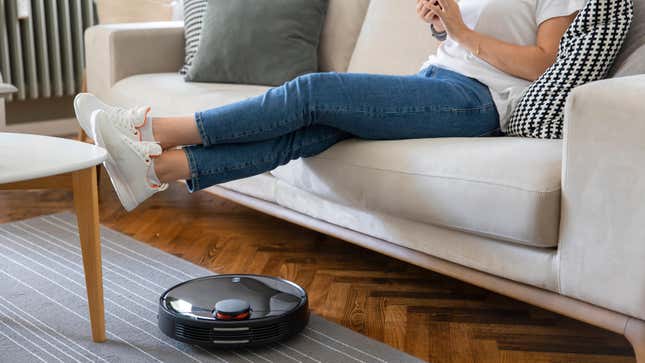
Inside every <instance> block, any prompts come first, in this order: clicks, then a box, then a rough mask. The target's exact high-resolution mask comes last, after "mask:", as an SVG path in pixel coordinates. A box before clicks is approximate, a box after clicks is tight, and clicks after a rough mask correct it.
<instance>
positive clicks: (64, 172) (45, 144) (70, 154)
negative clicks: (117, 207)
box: [0, 132, 107, 342]
mask: <svg viewBox="0 0 645 363" xmlns="http://www.w3.org/2000/svg"><path fill="white" fill-rule="evenodd" d="M106 157H107V152H106V151H105V150H104V149H102V148H99V147H96V146H94V145H90V144H86V143H82V142H78V141H74V140H68V139H61V138H55V137H47V136H37V135H27V134H12V133H1V132H0V190H8V189H49V188H53V189H71V190H73V192H74V208H75V210H76V217H77V220H78V233H79V236H80V241H81V251H82V255H83V269H84V271H85V285H86V288H87V301H88V305H89V312H90V324H91V327H92V339H93V340H94V341H95V342H102V341H105V313H104V306H103V277H102V270H101V240H100V238H99V208H98V186H97V182H96V169H97V168H96V166H97V165H99V164H101V163H102V162H103V161H104V160H105V158H106Z"/></svg>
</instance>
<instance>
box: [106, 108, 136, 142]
mask: <svg viewBox="0 0 645 363" xmlns="http://www.w3.org/2000/svg"><path fill="white" fill-rule="evenodd" d="M109 112H110V113H111V115H110V116H111V117H110V118H112V119H114V122H115V125H116V126H117V127H119V128H121V129H122V130H124V131H125V132H128V133H131V134H133V135H137V136H138V135H139V130H137V127H136V125H135V122H134V120H136V119H137V118H138V117H139V115H138V113H139V112H141V109H140V108H115V109H113V110H110V111H109Z"/></svg>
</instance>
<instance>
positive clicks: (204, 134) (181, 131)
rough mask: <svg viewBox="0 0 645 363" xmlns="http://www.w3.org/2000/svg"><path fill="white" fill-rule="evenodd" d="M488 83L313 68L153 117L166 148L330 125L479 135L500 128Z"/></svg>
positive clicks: (377, 131) (421, 134)
mask: <svg viewBox="0 0 645 363" xmlns="http://www.w3.org/2000/svg"><path fill="white" fill-rule="evenodd" d="M498 123H499V120H498V116H497V111H496V109H495V105H494V104H493V100H492V97H491V95H490V92H489V90H488V88H487V87H486V86H484V85H483V84H481V83H479V82H477V81H476V80H473V79H471V78H468V77H465V76H462V75H459V74H457V73H454V72H450V71H446V70H443V69H439V68H436V67H431V68H430V69H429V70H428V73H427V74H419V75H415V76H383V75H367V74H345V73H314V74H309V75H305V76H301V77H298V78H296V79H295V80H293V81H291V82H288V83H286V84H285V85H283V86H281V87H277V88H273V89H271V90H269V91H268V92H267V93H265V94H264V95H262V96H258V97H253V98H250V99H248V100H245V101H241V102H237V103H234V104H231V105H227V106H223V107H218V108H214V109H211V110H208V111H204V112H197V113H196V114H195V116H194V119H193V117H184V118H172V119H165V120H163V119H160V120H155V121H154V122H153V130H154V134H155V136H156V137H157V140H158V141H160V142H161V144H162V145H163V146H164V147H170V146H176V145H188V144H203V145H204V146H211V145H218V144H230V143H246V142H256V141H262V140H269V139H272V138H275V137H279V136H282V135H286V134H289V133H291V132H294V131H296V130H299V129H301V128H304V127H308V126H315V125H324V126H330V127H334V128H337V129H339V130H342V131H345V132H347V133H349V134H351V135H353V136H356V137H359V138H363V139H409V138H428V137H458V136H480V135H483V134H486V133H489V132H492V131H493V130H495V129H497V128H498V127H499V125H498Z"/></svg>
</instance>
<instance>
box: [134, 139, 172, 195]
mask: <svg viewBox="0 0 645 363" xmlns="http://www.w3.org/2000/svg"><path fill="white" fill-rule="evenodd" d="M124 141H125V142H127V143H128V145H129V146H130V148H131V149H132V150H133V151H134V152H136V153H137V154H138V155H139V157H140V158H141V159H142V160H143V161H144V162H145V163H146V166H147V167H148V168H150V167H151V166H152V164H151V163H152V158H153V157H154V156H159V155H161V146H159V144H156V143H154V142H136V141H132V140H130V139H124ZM148 185H150V186H151V187H153V188H155V189H157V190H159V191H164V190H166V189H168V183H162V184H155V183H152V182H150V181H149V180H148Z"/></svg>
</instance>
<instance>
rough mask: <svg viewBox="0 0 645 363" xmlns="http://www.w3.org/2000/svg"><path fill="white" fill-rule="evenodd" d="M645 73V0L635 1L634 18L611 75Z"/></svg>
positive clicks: (620, 75)
mask: <svg viewBox="0 0 645 363" xmlns="http://www.w3.org/2000/svg"><path fill="white" fill-rule="evenodd" d="M635 74H645V0H635V1H634V20H632V28H631V29H630V30H629V34H628V35H627V40H626V41H625V44H624V45H623V49H622V50H621V51H620V54H619V55H618V58H617V59H616V63H614V68H613V70H612V72H611V75H612V76H614V77H623V76H631V75H635Z"/></svg>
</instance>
